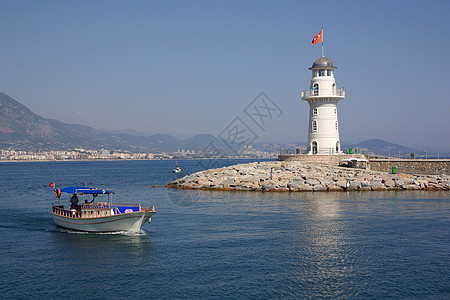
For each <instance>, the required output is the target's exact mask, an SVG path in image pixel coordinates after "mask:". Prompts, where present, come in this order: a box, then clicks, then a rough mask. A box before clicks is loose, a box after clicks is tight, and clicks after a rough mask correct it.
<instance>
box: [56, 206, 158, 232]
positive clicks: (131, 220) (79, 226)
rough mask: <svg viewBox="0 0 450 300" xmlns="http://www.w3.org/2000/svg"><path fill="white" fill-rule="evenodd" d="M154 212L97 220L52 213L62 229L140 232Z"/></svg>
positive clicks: (120, 215)
mask: <svg viewBox="0 0 450 300" xmlns="http://www.w3.org/2000/svg"><path fill="white" fill-rule="evenodd" d="M154 214H155V212H154V211H138V212H132V213H125V214H118V215H112V216H106V217H97V218H80V219H77V218H70V217H64V216H61V215H58V214H55V213H52V215H53V220H54V221H55V223H56V224H57V225H59V226H61V227H64V228H68V229H73V230H78V231H87V232H116V231H139V230H141V228H142V225H143V224H144V222H146V221H150V219H151V217H152V215H154Z"/></svg>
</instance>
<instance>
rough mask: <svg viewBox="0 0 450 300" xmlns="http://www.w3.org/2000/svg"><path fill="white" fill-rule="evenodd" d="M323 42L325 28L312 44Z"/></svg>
mask: <svg viewBox="0 0 450 300" xmlns="http://www.w3.org/2000/svg"><path fill="white" fill-rule="evenodd" d="M322 42H323V29H322V30H321V31H320V32H319V33H318V34H317V35H316V36H315V37H314V38H313V40H312V44H313V45H315V44H317V43H322Z"/></svg>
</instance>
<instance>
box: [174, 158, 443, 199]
mask: <svg viewBox="0 0 450 300" xmlns="http://www.w3.org/2000/svg"><path fill="white" fill-rule="evenodd" d="M449 177H450V176H449V175H444V174H443V175H409V174H389V173H386V172H378V171H370V170H361V169H350V168H342V167H332V166H328V165H319V164H308V163H304V162H277V161H269V162H253V163H247V164H239V165H234V166H229V167H223V168H218V169H210V170H206V171H201V172H197V173H194V174H191V175H187V176H185V177H182V178H180V179H177V180H175V181H172V182H170V183H169V184H167V187H170V188H177V189H207V190H220V191H263V192H311V191H314V192H319V191H329V192H334V191H386V190H444V191H448V190H449Z"/></svg>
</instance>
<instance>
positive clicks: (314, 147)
mask: <svg viewBox="0 0 450 300" xmlns="http://www.w3.org/2000/svg"><path fill="white" fill-rule="evenodd" d="M311 148H312V154H317V142H316V141H314V142H312V147H311Z"/></svg>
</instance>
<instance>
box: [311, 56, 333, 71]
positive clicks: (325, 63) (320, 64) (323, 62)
mask: <svg viewBox="0 0 450 300" xmlns="http://www.w3.org/2000/svg"><path fill="white" fill-rule="evenodd" d="M309 69H310V70H315V69H328V70H330V69H331V70H335V69H336V67H335V66H333V63H332V62H331V60H330V59H329V58H326V57H323V56H322V57H319V58H318V59H316V61H315V62H314V63H313V65H312V67H311V68H309Z"/></svg>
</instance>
